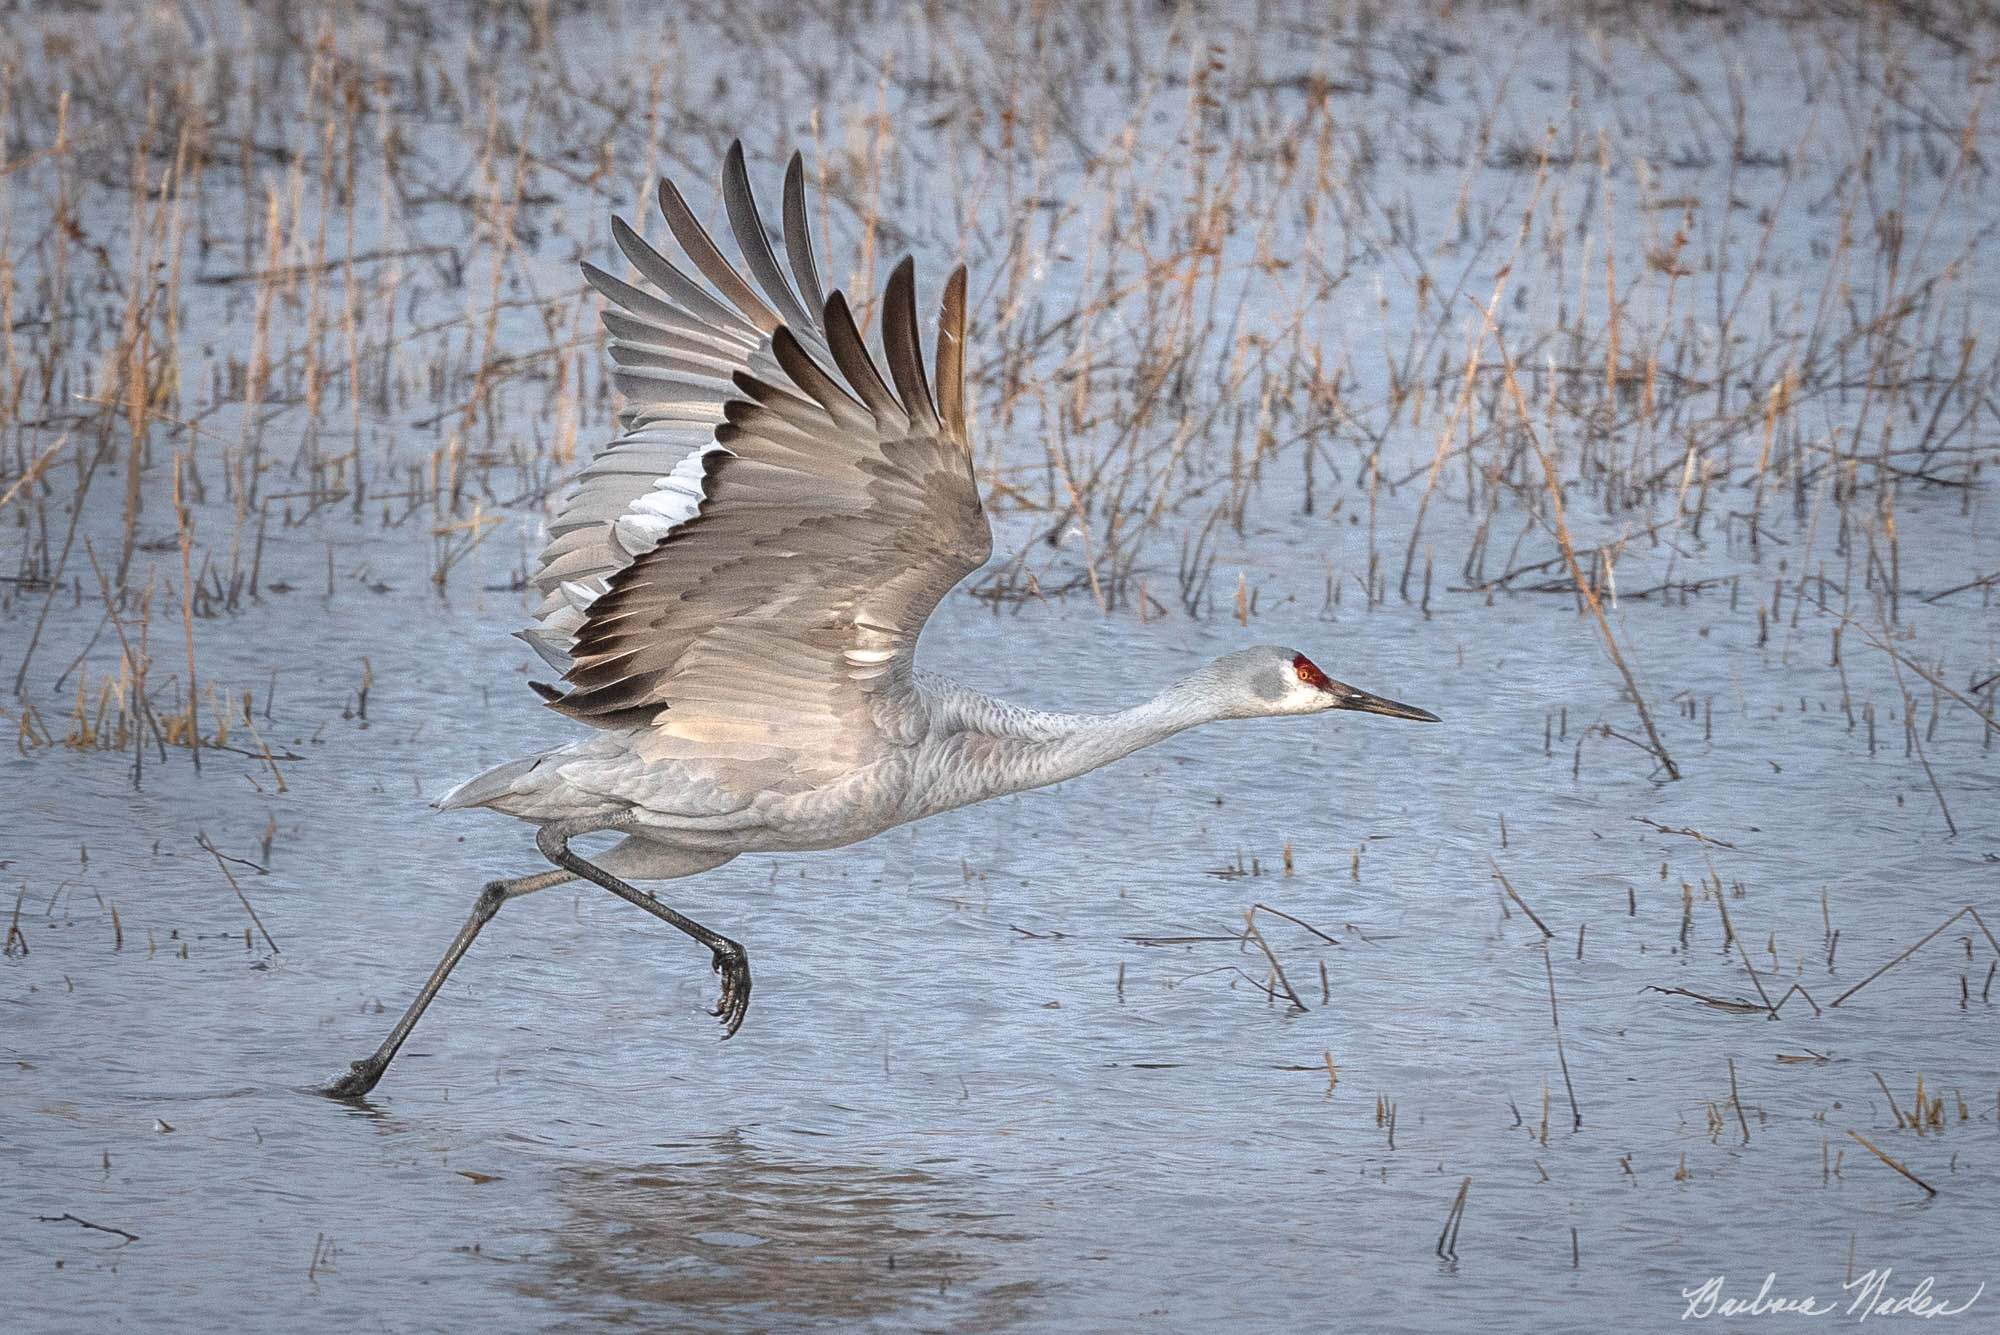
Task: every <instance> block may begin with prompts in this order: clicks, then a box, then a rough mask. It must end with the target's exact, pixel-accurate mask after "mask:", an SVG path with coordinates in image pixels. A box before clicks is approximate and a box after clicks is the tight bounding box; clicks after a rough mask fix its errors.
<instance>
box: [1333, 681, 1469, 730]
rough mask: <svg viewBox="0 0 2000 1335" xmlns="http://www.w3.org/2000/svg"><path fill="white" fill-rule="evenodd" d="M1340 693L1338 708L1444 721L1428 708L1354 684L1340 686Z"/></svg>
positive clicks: (1430, 721)
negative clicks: (1372, 691) (1402, 702)
mask: <svg viewBox="0 0 2000 1335" xmlns="http://www.w3.org/2000/svg"><path fill="white" fill-rule="evenodd" d="M1339 695H1340V703H1339V704H1338V705H1337V706H1335V707H1336V708H1338V709H1354V710H1359V711H1360V712H1361V713H1363V714H1382V715H1384V716H1386V717H1388V718H1406V719H1410V720H1412V721H1413V722H1417V723H1441V722H1443V720H1442V719H1440V718H1439V717H1438V716H1437V715H1436V714H1433V713H1431V711H1430V710H1428V709H1418V708H1417V707H1416V706H1415V705H1406V704H1401V703H1399V702H1397V701H1395V700H1390V699H1387V698H1385V697H1383V696H1380V695H1371V694H1369V693H1368V692H1367V691H1363V690H1358V689H1356V688H1355V687H1352V686H1342V687H1340V688H1339Z"/></svg>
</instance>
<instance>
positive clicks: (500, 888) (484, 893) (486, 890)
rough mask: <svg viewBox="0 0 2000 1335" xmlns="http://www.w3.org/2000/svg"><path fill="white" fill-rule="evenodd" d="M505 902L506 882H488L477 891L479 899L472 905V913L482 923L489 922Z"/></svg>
mask: <svg viewBox="0 0 2000 1335" xmlns="http://www.w3.org/2000/svg"><path fill="white" fill-rule="evenodd" d="M507 900H508V894H507V882H505V881H488V882H487V883H486V884H485V886H484V887H482V888H481V890H480V891H479V898H478V899H477V900H476V901H475V902H474V903H473V906H472V912H473V914H474V916H476V917H477V918H478V919H479V921H481V922H482V923H483V922H490V921H492V919H493V915H494V914H496V913H498V912H499V911H500V906H501V905H502V904H505V903H506V902H507Z"/></svg>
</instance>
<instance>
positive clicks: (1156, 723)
mask: <svg viewBox="0 0 2000 1335" xmlns="http://www.w3.org/2000/svg"><path fill="white" fill-rule="evenodd" d="M1220 717H1222V711H1221V710H1220V709H1219V708H1218V707H1217V703H1216V695H1215V692H1214V690H1213V689H1212V688H1211V686H1210V684H1209V682H1208V680H1207V676H1206V674H1205V673H1196V674H1195V675H1194V676H1192V677H1188V678H1186V679H1184V680H1182V681H1178V682H1176V683H1174V684H1173V685H1172V686H1169V687H1168V688H1167V689H1166V690H1164V691H1162V692H1160V693H1159V694H1158V695H1156V696H1154V697H1153V698H1152V699H1150V700H1148V701H1146V702H1145V703H1144V704H1139V705H1134V706H1132V707H1131V708H1130V709H1121V710H1119V711H1118V712H1117V713H1114V714H1065V713H1046V712H1043V711H1040V710H1031V709H1023V708H1021V707H1020V706H1017V705H1009V704H1003V703H1001V702H999V701H994V700H988V699H986V698H984V697H977V702H976V703H975V704H974V705H973V706H972V707H971V708H970V709H968V711H967V713H966V715H965V717H964V718H963V720H962V722H963V724H964V725H965V726H966V728H967V730H968V733H970V734H971V735H972V737H973V738H974V741H973V744H972V745H971V746H970V748H969V749H968V752H967V759H968V761H969V762H970V763H971V765H972V768H973V769H974V770H976V771H978V777H977V780H976V781H977V782H982V783H984V784H985V785H986V787H987V788H988V791H987V792H986V793H982V794H980V795H981V796H990V795H992V792H994V791H1012V792H1020V791H1022V790H1025V789H1029V788H1041V787H1043V786H1045V785H1047V784H1051V783H1061V782H1062V781H1063V780H1064V779H1072V778H1075V777H1076V776H1077V775H1079V774H1087V773H1089V772H1090V771H1091V770H1094V769H1100V768H1102V767H1103V766H1105V765H1108V764H1110V763H1111V762H1112V761H1114V760H1119V759H1122V758H1123V757H1125V756H1129V755H1131V754H1132V753H1133V752H1134V751H1138V750H1141V749H1142V748H1145V747H1148V746H1152V745H1154V744H1155V743H1157V742H1163V741H1165V740H1166V739H1167V738H1169V737H1172V736H1173V735H1174V734H1176V733H1179V732H1185V731H1186V730H1187V729H1189V728H1193V727H1197V726H1199V725H1200V724H1203V723H1208V722H1212V721H1213V720H1215V719H1217V718H1220ZM964 800H971V801H976V800H978V799H977V798H976V797H967V798H965V799H964Z"/></svg>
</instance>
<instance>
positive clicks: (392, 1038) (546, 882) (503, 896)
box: [322, 871, 576, 1099]
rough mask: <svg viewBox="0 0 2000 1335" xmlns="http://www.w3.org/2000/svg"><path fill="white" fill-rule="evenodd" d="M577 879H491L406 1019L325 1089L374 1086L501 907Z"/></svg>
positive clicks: (549, 875) (356, 1090)
mask: <svg viewBox="0 0 2000 1335" xmlns="http://www.w3.org/2000/svg"><path fill="white" fill-rule="evenodd" d="M575 879H576V877H575V876H574V874H572V873H570V872H567V871H544V872H537V873H535V874H534V875H533V876H520V877H516V878H515V879H514V880H511V881H488V882H487V883H486V885H485V887H484V888H483V889H481V890H480V892H479V898H478V899H477V900H476V901H474V903H473V906H472V916H471V917H470V918H467V919H466V920H465V926H463V927H461V928H459V929H458V935H457V936H455V937H453V938H452V941H451V944H450V945H449V946H447V947H446V948H445V952H444V958H443V959H441V960H439V961H438V964H437V968H435V969H432V970H431V976H430V977H429V978H427V979H425V980H424V986H423V989H422V990H421V991H419V992H418V993H417V999H416V1000H415V1001H412V1002H411V1003H410V1008H409V1009H408V1010H406V1011H404V1012H403V1018H402V1019H400V1020H398V1021H396V1027H395V1028H394V1029H391V1030H390V1031H389V1036H388V1037H387V1038H385V1039H383V1040H382V1046H381V1047H379V1048H376V1049H375V1051H374V1052H373V1053H372V1054H370V1055H369V1056H367V1057H364V1058H362V1059H361V1060H360V1061H358V1062H355V1063H354V1064H353V1065H352V1066H350V1067H348V1068H347V1074H346V1075H343V1076H341V1077H340V1078H339V1079H337V1080H335V1081H334V1082H333V1083H332V1084H330V1085H328V1086H327V1087H326V1089H325V1090H324V1091H322V1092H324V1093H326V1094H328V1095H331V1096H332V1097H334V1098H337V1099H358V1098H360V1097H361V1096H362V1095H364V1094H366V1093H367V1092H368V1091H369V1090H371V1089H373V1088H375V1085H376V1083H377V1082H378V1081H380V1080H381V1079H382V1073H383V1072H384V1071H386V1070H388V1069H389V1063H390V1062H391V1061H393V1060H394V1059H395V1056H396V1050H397V1049H398V1048H400V1047H402V1046H403V1040H404V1039H406V1038H408V1037H409V1036H410V1031H411V1030H412V1029H414V1028H416V1027H417V1021H418V1020H419V1019H421V1018H422V1017H423V1013H424V1008H425V1007H427V1006H429V1005H430V1004H431V998H433V997H435V996H436V995H437V994H438V989H439V988H441V987H443V986H444V980H445V979H446V978H448V977H449V976H450V975H451V971H452V969H453V967H454V966H456V965H457V963H458V961H459V960H460V958H461V957H463V956H464V954H465V952H466V951H467V950H468V949H470V948H471V946H472V941H473V938H474V937H476V936H478V935H479V929H480V928H482V927H484V926H485V925H486V924H487V923H489V922H491V921H493V915H494V914H496V913H498V912H499V911H500V906H501V905H502V904H505V903H506V902H507V901H508V900H510V899H518V898H520V897H521V896H522V895H531V894H533V893H534V892H535V891H537V890H546V889H548V888H549V887H550V886H552V885H561V884H562V883H563V882H564V881H572V880H575Z"/></svg>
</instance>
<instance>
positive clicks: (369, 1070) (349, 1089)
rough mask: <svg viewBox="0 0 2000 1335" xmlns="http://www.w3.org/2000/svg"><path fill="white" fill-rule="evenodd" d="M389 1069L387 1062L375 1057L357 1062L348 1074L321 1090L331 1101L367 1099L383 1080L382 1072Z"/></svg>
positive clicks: (348, 1069)
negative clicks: (369, 1093) (377, 1059)
mask: <svg viewBox="0 0 2000 1335" xmlns="http://www.w3.org/2000/svg"><path fill="white" fill-rule="evenodd" d="M388 1069H389V1064H388V1063H387V1062H378V1061H376V1060H375V1059H374V1058H373V1057H369V1058H365V1059H364V1060H362V1061H358V1062H355V1063H354V1064H353V1065H352V1066H349V1067H348V1068H347V1074H346V1075H343V1076H340V1077H338V1078H336V1079H335V1080H334V1081H333V1082H332V1083H330V1084H328V1085H327V1086H326V1087H325V1088H323V1089H321V1090H320V1093H322V1094H324V1095H326V1096H327V1097H328V1098H330V1099H359V1098H365V1097H367V1095H368V1091H370V1090H372V1089H374V1088H375V1086H376V1085H377V1084H378V1083H379V1082H380V1081H381V1079H382V1072H384V1071H386V1070H388Z"/></svg>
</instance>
